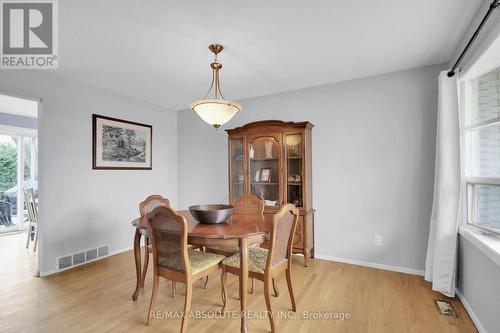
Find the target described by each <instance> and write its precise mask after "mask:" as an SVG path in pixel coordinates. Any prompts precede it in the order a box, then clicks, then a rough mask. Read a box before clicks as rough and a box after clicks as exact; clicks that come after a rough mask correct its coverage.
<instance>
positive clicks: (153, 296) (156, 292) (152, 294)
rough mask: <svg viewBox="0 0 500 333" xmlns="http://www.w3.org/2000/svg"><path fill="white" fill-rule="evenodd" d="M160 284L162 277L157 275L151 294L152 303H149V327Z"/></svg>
mask: <svg viewBox="0 0 500 333" xmlns="http://www.w3.org/2000/svg"><path fill="white" fill-rule="evenodd" d="M159 283H160V277H159V276H158V275H155V277H154V279H153V291H152V292H151V301H150V302H149V311H148V319H147V320H146V325H148V326H149V321H150V320H151V311H153V307H154V305H155V303H156V296H157V295H158V284H159Z"/></svg>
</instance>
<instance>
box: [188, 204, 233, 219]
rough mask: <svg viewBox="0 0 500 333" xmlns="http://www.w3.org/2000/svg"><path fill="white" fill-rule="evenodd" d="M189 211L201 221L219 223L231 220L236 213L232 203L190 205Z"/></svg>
mask: <svg viewBox="0 0 500 333" xmlns="http://www.w3.org/2000/svg"><path fill="white" fill-rule="evenodd" d="M189 212H190V213H191V215H192V216H193V217H194V219H195V220H196V221H198V222H200V223H205V224H217V223H223V222H226V221H227V220H229V218H230V217H231V215H233V213H234V207H233V206H231V205H196V206H191V207H189Z"/></svg>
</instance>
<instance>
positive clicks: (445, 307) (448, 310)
mask: <svg viewBox="0 0 500 333" xmlns="http://www.w3.org/2000/svg"><path fill="white" fill-rule="evenodd" d="M434 304H436V309H437V311H438V312H439V313H440V314H442V315H445V316H452V317H457V318H458V314H457V312H456V311H455V309H454V308H453V305H451V303H450V302H448V301H443V300H438V299H435V300H434Z"/></svg>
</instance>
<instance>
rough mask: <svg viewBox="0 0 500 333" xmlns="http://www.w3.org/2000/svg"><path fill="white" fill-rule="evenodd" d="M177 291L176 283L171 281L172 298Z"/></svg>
mask: <svg viewBox="0 0 500 333" xmlns="http://www.w3.org/2000/svg"><path fill="white" fill-rule="evenodd" d="M176 291H177V285H176V283H175V281H172V298H175V292H176Z"/></svg>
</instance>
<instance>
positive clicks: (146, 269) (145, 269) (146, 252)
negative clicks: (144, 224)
mask: <svg viewBox="0 0 500 333" xmlns="http://www.w3.org/2000/svg"><path fill="white" fill-rule="evenodd" d="M147 243H148V242H146V249H145V251H144V268H143V269H142V276H141V288H144V281H145V280H146V274H147V272H148V264H149V251H148V245H147Z"/></svg>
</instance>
